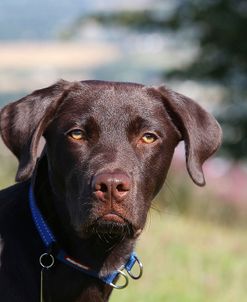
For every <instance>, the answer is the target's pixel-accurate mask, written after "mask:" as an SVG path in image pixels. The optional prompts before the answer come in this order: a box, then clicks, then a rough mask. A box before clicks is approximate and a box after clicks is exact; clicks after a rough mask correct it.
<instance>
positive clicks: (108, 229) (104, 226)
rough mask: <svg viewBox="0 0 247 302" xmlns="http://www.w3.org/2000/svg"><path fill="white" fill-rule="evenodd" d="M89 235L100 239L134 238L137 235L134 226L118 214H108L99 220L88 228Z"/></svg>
mask: <svg viewBox="0 0 247 302" xmlns="http://www.w3.org/2000/svg"><path fill="white" fill-rule="evenodd" d="M87 233H88V234H91V235H93V234H96V235H98V236H99V237H101V236H103V237H104V238H106V236H109V237H112V238H113V237H118V238H126V237H127V238H132V237H133V236H134V234H135V231H134V227H133V225H132V224H131V223H130V222H129V221H128V220H127V219H125V218H124V217H122V216H121V215H119V214H117V213H113V212H112V213H107V214H105V215H103V216H100V217H99V218H97V219H96V220H95V221H94V222H93V223H92V224H90V225H89V226H88V227H87Z"/></svg>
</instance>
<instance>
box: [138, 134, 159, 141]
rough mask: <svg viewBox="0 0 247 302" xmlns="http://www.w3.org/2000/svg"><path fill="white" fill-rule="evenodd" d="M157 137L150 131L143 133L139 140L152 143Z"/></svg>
mask: <svg viewBox="0 0 247 302" xmlns="http://www.w3.org/2000/svg"><path fill="white" fill-rule="evenodd" d="M157 139H158V137H157V136H156V135H155V134H154V133H151V132H147V133H144V135H143V136H142V137H141V142H142V143H144V144H152V143H154V142H155V141H156V140H157Z"/></svg>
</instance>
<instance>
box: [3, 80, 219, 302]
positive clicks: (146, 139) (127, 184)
mask: <svg viewBox="0 0 247 302" xmlns="http://www.w3.org/2000/svg"><path fill="white" fill-rule="evenodd" d="M0 130H1V135H2V139H3V141H4V142H5V144H6V145H7V147H8V148H9V149H10V150H11V151H12V152H13V153H14V155H15V156H16V157H17V158H18V161H19V167H18V171H17V175H16V180H17V182H18V183H17V184H16V185H14V186H12V187H10V188H7V189H5V190H2V191H1V192H0V297H1V301H2V302H27V301H28V302H32V301H33V302H37V301H46V302H63V301H64V302H70V301H71V302H72V301H73V302H74V301H76V302H79V301H84V302H93V301H94V302H103V301H108V299H109V296H110V294H111V292H112V289H113V287H120V288H121V287H125V286H126V285H127V281H128V278H130V277H132V278H139V277H140V275H141V270H142V265H141V263H140V261H139V259H138V257H137V255H136V254H134V253H133V250H134V247H135V242H136V239H137V238H138V236H139V235H140V233H141V232H142V230H143V228H144V225H145V221H146V217H147V213H148V210H149V208H150V205H151V201H152V199H153V198H154V196H155V195H156V194H157V193H158V191H159V190H160V188H161V187H162V184H163V183H164V180H165V178H166V174H167V170H168V168H169V165H170V162H171V159H172V156H173V153H174V149H175V147H176V146H177V144H178V143H179V141H181V140H184V142H185V147H186V152H185V154H186V163H187V169H188V172H189V175H190V177H191V178H192V180H193V181H194V182H195V183H196V184H197V185H200V186H202V185H204V183H205V181H204V175H203V171H202V165H203V163H204V161H205V160H206V159H207V158H208V157H210V156H211V155H212V154H213V153H214V152H215V151H216V150H217V148H218V147H219V145H220V142H221V130H220V127H219V125H218V123H217V122H216V120H215V119H214V118H213V117H212V116H211V115H210V114H208V113H207V112H206V111H205V110H203V109H202V108H201V107H200V106H199V105H198V104H196V103H195V102H194V101H192V100H191V99H189V98H187V97H185V96H183V95H181V94H179V93H176V92H174V91H172V90H170V89H168V88H166V87H163V86H162V87H151V86H150V87H147V86H144V85H140V84H134V83H118V82H103V81H83V82H67V81H63V80H61V81H59V82H58V83H56V84H54V85H52V86H50V87H48V88H44V89H41V90H37V91H35V92H33V93H32V94H30V95H28V96H26V97H24V98H22V99H20V100H19V101H17V102H14V103H11V104H9V105H7V106H6V107H4V108H3V109H2V110H1V113H0ZM42 136H43V137H44V138H45V140H46V144H45V146H44V149H43V151H42V154H41V155H40V157H39V155H38V151H37V150H38V146H39V142H40V139H41V137H42ZM38 157H39V158H38ZM133 266H135V267H136V270H137V271H138V267H139V270H140V271H138V272H136V270H134V271H135V274H136V275H134V272H133V270H132V268H133Z"/></svg>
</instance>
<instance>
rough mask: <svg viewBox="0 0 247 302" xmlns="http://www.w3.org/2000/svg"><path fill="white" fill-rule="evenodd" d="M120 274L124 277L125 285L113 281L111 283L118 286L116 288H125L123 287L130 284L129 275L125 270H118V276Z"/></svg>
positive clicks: (114, 286)
mask: <svg viewBox="0 0 247 302" xmlns="http://www.w3.org/2000/svg"><path fill="white" fill-rule="evenodd" d="M119 275H121V276H123V277H124V279H125V283H124V284H123V285H117V284H114V283H113V282H111V283H110V285H111V286H112V287H113V288H116V289H123V288H125V287H127V286H128V284H129V278H128V276H127V275H126V274H125V273H124V272H123V271H121V270H118V275H117V276H119Z"/></svg>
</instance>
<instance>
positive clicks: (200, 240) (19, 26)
mask: <svg viewBox="0 0 247 302" xmlns="http://www.w3.org/2000/svg"><path fill="white" fill-rule="evenodd" d="M246 28H247V1H245V0H214V1H213V0H197V1H195V0H190V1H189V0H173V1H171V0H135V1H130V0H125V1H123V2H122V3H120V2H118V1H114V0H108V1H103V0H95V1H89V0H84V1H83V0H80V1H79V0H74V1H65V0H42V1H31V0H1V2H0V107H2V106H3V105H5V104H7V103H8V102H10V101H14V100H17V99H18V98H20V97H22V96H24V95H26V94H28V93H30V92H31V91H33V90H35V89H37V88H41V87H44V86H48V85H50V84H52V83H54V82H55V81H57V80H58V79H60V78H63V79H66V80H86V79H102V80H114V81H133V82H140V83H144V84H149V85H159V84H161V83H166V85H168V86H170V87H171V88H172V89H174V90H177V91H179V92H180V93H183V94H185V95H187V96H189V97H191V98H193V99H195V100H196V101H197V102H199V103H200V104H201V105H203V106H204V107H205V108H206V109H207V110H208V111H210V112H212V113H213V114H214V115H215V116H216V117H217V118H218V120H219V121H220V124H221V126H222V127H223V131H224V142H223V147H222V149H221V150H220V152H218V153H217V155H216V156H215V157H214V158H212V159H211V160H209V161H208V162H207V163H206V164H205V166H204V171H205V175H206V179H207V186H206V187H204V188H198V187H196V186H195V185H194V184H193V183H192V181H191V180H190V178H189V176H188V175H187V172H186V168H185V163H184V161H185V160H184V148H183V144H180V145H179V146H178V148H177V151H176V154H175V157H174V161H173V164H172V167H171V169H170V173H169V176H168V179H167V181H166V184H165V185H164V188H163V189H162V191H161V193H160V194H159V196H158V197H157V198H156V200H155V201H154V203H153V207H152V210H151V211H150V215H149V218H148V222H147V227H146V230H145V232H144V234H143V235H142V238H141V239H140V241H139V244H138V248H137V250H138V253H139V255H140V257H141V259H142V261H143V262H144V268H145V274H144V277H143V279H142V280H141V281H139V282H131V285H130V286H129V288H128V289H126V290H124V291H115V292H114V294H113V298H112V301H132V300H134V301H136V302H138V301H150V302H159V301H162V302H165V301H169V302H204V301H205V302H208V301H211V302H215V301H217V302H222V301H224V302H233V301H245V300H246V293H247V290H246V280H247V257H246V254H247V239H246V231H247V230H246V227H247V164H246V158H247V100H246V96H247V94H246V92H247V39H246ZM0 162H1V170H0V188H1V189H2V188H4V187H6V186H8V185H10V184H13V183H14V176H15V171H16V166H17V161H16V160H15V158H14V157H13V156H12V155H11V154H10V152H9V151H8V150H7V148H6V147H4V145H3V143H2V141H0ZM133 283H134V284H133Z"/></svg>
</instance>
